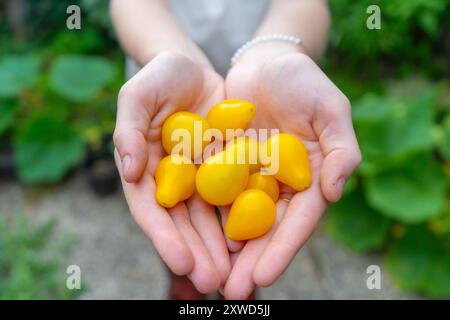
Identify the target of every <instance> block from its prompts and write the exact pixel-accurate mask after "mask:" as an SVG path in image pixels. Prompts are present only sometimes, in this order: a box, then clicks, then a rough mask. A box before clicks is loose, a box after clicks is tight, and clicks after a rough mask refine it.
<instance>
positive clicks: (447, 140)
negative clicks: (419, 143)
mask: <svg viewBox="0 0 450 320" xmlns="http://www.w3.org/2000/svg"><path fill="white" fill-rule="evenodd" d="M440 129H441V130H440V139H439V151H440V152H441V153H442V155H443V156H444V157H445V158H446V159H447V160H448V161H450V115H448V116H447V117H446V118H445V120H444V122H443V123H442V126H441V128H440Z"/></svg>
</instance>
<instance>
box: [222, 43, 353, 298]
mask: <svg viewBox="0 0 450 320" xmlns="http://www.w3.org/2000/svg"><path fill="white" fill-rule="evenodd" d="M258 47H260V48H257V47H255V48H252V49H250V50H251V51H252V52H248V53H245V54H244V55H243V56H242V57H241V59H240V60H238V61H237V64H236V65H235V66H234V67H233V68H232V69H231V70H230V72H229V74H228V76H227V78H226V95H227V97H228V98H233V99H242V100H248V101H251V102H252V103H254V104H255V105H256V107H257V112H256V116H255V118H254V119H253V121H252V123H251V124H250V127H253V128H277V129H279V130H280V132H289V133H291V134H293V135H295V136H297V137H298V138H300V139H301V140H302V141H303V143H304V144H305V146H306V148H307V149H308V152H309V159H310V165H311V170H312V175H313V183H312V185H311V187H310V188H308V189H307V190H305V191H303V192H299V193H296V192H293V191H292V190H289V188H285V187H283V188H282V192H281V194H280V199H279V200H278V202H277V219H276V223H275V225H274V227H273V228H272V230H271V231H270V232H269V233H268V234H266V235H264V236H263V237H260V238H257V239H254V240H250V241H247V242H246V243H245V244H243V243H236V242H233V241H230V240H229V241H228V243H229V249H230V250H231V251H234V253H233V254H232V259H231V260H232V261H233V262H234V264H233V268H232V271H231V274H230V276H229V278H228V280H227V283H226V285H225V288H224V294H225V297H226V298H228V299H244V298H246V297H247V296H248V295H250V293H251V292H252V291H253V289H254V287H255V285H259V286H269V285H271V284H272V283H273V282H275V281H276V280H277V278H278V277H279V276H280V275H281V274H282V273H283V272H284V271H285V270H286V268H287V267H288V265H289V264H290V262H291V261H292V259H293V258H294V256H295V254H296V253H297V251H298V250H299V249H300V248H301V247H302V246H303V244H304V243H305V241H306V240H307V239H308V238H309V236H310V235H311V234H312V232H313V231H314V229H315V228H316V226H317V223H318V221H319V219H320V217H321V215H322V214H323V212H324V211H325V209H326V205H327V200H328V201H331V202H335V201H338V200H339V198H340V197H341V195H342V192H343V189H344V185H345V182H346V180H347V179H348V178H349V176H350V175H351V174H352V172H353V170H354V169H355V168H356V167H357V166H358V164H359V163H360V161H361V154H360V151H359V147H358V143H357V140H356V137H355V133H354V130H353V126H352V120H351V106H350V102H349V100H348V99H347V98H346V96H345V95H344V94H343V93H342V92H341V91H340V90H339V89H338V88H337V87H336V86H335V85H334V84H333V83H332V82H331V80H330V79H329V78H328V77H327V76H326V75H325V74H324V73H323V72H322V70H321V69H320V68H319V67H318V66H317V65H316V64H315V63H314V61H313V60H312V59H310V58H309V57H308V56H307V55H305V54H303V53H300V52H298V51H296V50H295V51H294V50H291V49H292V48H291V47H292V46H291V47H288V46H286V48H281V49H280V48H277V49H276V50H274V51H271V50H270V49H269V50H268V49H267V48H264V45H259V46H258ZM285 49H286V50H285ZM221 210H222V211H223V212H224V215H225V216H226V213H225V211H226V209H224V208H222V209H221Z"/></svg>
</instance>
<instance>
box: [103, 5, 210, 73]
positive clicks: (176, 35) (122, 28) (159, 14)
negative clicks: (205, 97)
mask: <svg viewBox="0 0 450 320" xmlns="http://www.w3.org/2000/svg"><path fill="white" fill-rule="evenodd" d="M131 2H132V3H131ZM110 11H111V17H112V21H113V24H114V27H115V29H116V33H117V36H118V38H119V41H120V43H121V45H122V47H123V48H124V50H125V51H126V53H127V54H128V55H129V56H130V57H131V58H133V59H134V60H136V61H137V62H138V63H139V64H140V65H141V66H143V65H145V64H146V63H147V62H149V61H150V60H151V59H153V58H154V57H155V56H157V55H158V54H159V53H161V52H163V51H171V52H176V53H179V54H183V55H185V56H187V57H189V58H191V59H192V60H194V61H196V62H198V63H200V64H202V65H204V66H208V67H209V66H210V63H209V61H208V59H207V58H206V56H205V55H204V54H203V52H202V51H201V50H200V49H199V48H198V47H197V46H196V45H195V43H194V42H193V41H192V40H191V39H189V37H188V36H187V35H186V34H185V33H184V32H183V30H182V29H181V27H180V26H179V25H178V22H177V20H176V18H175V17H174V15H173V14H172V12H171V9H170V5H169V4H168V1H165V0H133V1H126V0H111V2H110Z"/></svg>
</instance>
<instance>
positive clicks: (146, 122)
mask: <svg viewBox="0 0 450 320" xmlns="http://www.w3.org/2000/svg"><path fill="white" fill-rule="evenodd" d="M223 98H224V85H223V79H222V78H221V77H220V76H219V75H217V74H216V73H215V72H214V71H212V69H208V68H204V67H200V66H198V65H197V64H195V63H194V62H192V61H191V60H189V59H188V58H186V57H183V56H180V55H177V54H172V53H163V54H161V55H159V56H157V57H156V58H154V59H153V60H152V61H151V62H150V63H149V64H147V65H146V66H145V67H144V68H143V69H142V70H141V71H139V72H138V73H137V74H136V75H135V76H134V77H133V78H131V79H130V80H129V81H128V82H127V83H126V84H125V85H124V86H123V87H122V89H121V92H120V93H119V99H118V111H117V124H116V130H115V133H114V143H115V146H116V163H117V167H118V168H119V172H120V175H121V178H122V185H123V189H124V193H125V196H126V199H127V202H128V205H129V207H130V211H131V213H132V215H133V217H134V219H135V221H136V222H137V224H138V225H139V226H140V227H141V228H142V229H143V231H144V232H145V234H146V235H147V236H148V237H149V238H150V239H151V241H152V242H153V244H154V246H155V248H156V250H157V251H158V253H159V254H160V256H161V258H162V259H163V260H164V262H165V263H166V264H167V266H168V267H169V268H170V269H171V270H172V271H173V272H174V273H175V274H178V275H188V277H189V278H190V279H191V281H192V282H193V283H194V285H195V286H196V287H197V289H198V290H199V291H201V292H204V293H206V292H213V291H216V290H217V289H218V288H219V286H220V285H221V284H223V283H224V282H225V280H226V279H227V277H228V274H229V270H230V261H229V254H228V251H227V248H226V244H225V240H224V236H223V233H222V230H221V227H220V225H219V223H218V221H217V218H216V216H215V212H214V208H213V207H212V206H211V205H209V204H207V203H206V202H204V201H203V200H202V199H201V198H200V197H199V196H198V195H194V196H193V197H192V198H191V199H189V200H188V201H185V202H182V203H179V204H177V205H176V206H175V207H174V208H171V209H167V210H166V209H165V208H163V207H161V206H159V205H158V204H157V202H156V199H155V188H156V186H155V181H154V178H153V177H154V173H155V169H156V166H157V164H158V163H159V161H160V160H161V159H162V158H163V157H164V151H163V149H162V146H161V143H160V133H161V132H160V131H161V126H162V124H163V122H164V120H165V119H166V118H167V117H168V116H169V115H170V114H172V113H174V112H176V111H181V110H186V111H191V112H196V113H199V114H202V115H205V114H206V112H207V110H208V108H210V106H212V105H214V104H216V103H218V102H219V101H221V100H223Z"/></svg>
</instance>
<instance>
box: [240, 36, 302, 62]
mask: <svg viewBox="0 0 450 320" xmlns="http://www.w3.org/2000/svg"><path fill="white" fill-rule="evenodd" d="M290 53H300V54H306V50H305V49H304V47H303V46H302V45H301V44H300V45H298V44H297V45H296V44H293V43H289V42H280V41H270V42H264V43H260V44H256V45H254V46H253V47H250V48H248V49H247V50H246V51H245V52H243V53H242V55H241V56H240V57H239V58H238V59H237V61H236V62H235V63H234V65H233V68H234V67H237V66H243V65H247V66H248V65H253V66H255V67H258V66H261V65H263V64H265V63H266V62H267V61H270V60H272V59H275V58H276V57H279V56H282V55H286V54H290Z"/></svg>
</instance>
